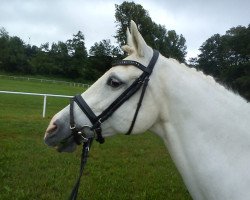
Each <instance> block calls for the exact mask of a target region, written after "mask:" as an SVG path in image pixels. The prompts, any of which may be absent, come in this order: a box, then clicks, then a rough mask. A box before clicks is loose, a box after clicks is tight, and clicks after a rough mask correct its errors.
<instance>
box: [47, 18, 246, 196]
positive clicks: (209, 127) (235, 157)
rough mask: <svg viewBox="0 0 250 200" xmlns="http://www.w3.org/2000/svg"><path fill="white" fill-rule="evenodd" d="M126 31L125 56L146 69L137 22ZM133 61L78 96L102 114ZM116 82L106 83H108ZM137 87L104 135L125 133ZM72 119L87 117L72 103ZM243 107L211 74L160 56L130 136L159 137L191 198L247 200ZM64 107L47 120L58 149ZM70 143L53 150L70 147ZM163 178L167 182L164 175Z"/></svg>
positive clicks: (129, 75)
mask: <svg viewBox="0 0 250 200" xmlns="http://www.w3.org/2000/svg"><path fill="white" fill-rule="evenodd" d="M130 30H131V33H130V32H129V31H127V40H128V45H126V46H124V47H123V49H124V51H126V52H127V53H128V55H129V56H128V57H127V58H125V59H129V60H134V61H137V62H140V63H141V64H143V65H145V66H147V65H148V63H149V61H150V59H151V57H152V54H153V51H152V49H151V48H150V47H149V46H147V44H146V43H145V41H144V39H143V38H142V36H141V34H140V33H139V31H138V29H137V27H136V24H135V23H134V22H133V21H132V22H131V28H130ZM141 73H142V72H141V70H140V69H138V68H136V67H134V66H116V67H113V68H111V69H110V70H109V71H107V72H106V73H105V74H104V75H103V76H102V77H101V78H100V79H99V80H98V81H96V82H95V83H94V84H93V85H92V86H91V87H90V88H89V89H88V90H87V91H85V92H84V93H83V94H82V97H83V98H84V99H85V101H86V102H87V103H88V105H89V106H90V108H91V109H92V110H93V111H94V113H95V114H96V115H98V114H100V113H102V111H103V110H104V109H105V108H107V107H108V106H109V105H110V103H111V102H113V101H114V100H115V99H116V98H117V97H118V96H119V95H120V94H121V93H122V92H123V91H124V90H125V89H126V88H127V87H128V86H129V85H130V84H131V83H132V82H133V81H134V80H135V79H136V78H137V77H138V76H139V75H140V74H141ZM111 77H113V78H114V77H115V78H114V79H115V80H113V81H115V82H119V83H120V86H119V87H112V85H110V84H107V80H109V79H110V78H111ZM139 96H140V92H137V93H136V94H134V95H133V96H132V97H131V98H130V99H129V100H127V101H126V102H125V103H124V104H123V105H122V106H121V107H120V108H119V109H118V110H116V111H115V113H114V114H113V115H112V116H111V117H110V118H109V119H108V120H107V121H105V122H104V123H103V124H102V130H103V136H104V137H106V136H110V135H113V134H115V133H126V132H127V130H128V129H129V126H130V124H131V121H132V118H133V115H134V110H135V108H136V107H137V102H138V99H139ZM74 113H75V121H76V124H79V125H81V124H89V125H91V123H90V121H89V119H88V118H87V117H86V115H85V114H84V113H83V112H82V111H81V110H80V109H79V107H78V106H75V107H74ZM249 124H250V106H249V104H248V103H247V102H246V101H245V100H243V99H242V98H241V97H240V96H238V95H236V94H234V93H233V92H231V91H229V90H227V89H225V88H224V87H222V86H220V85H219V84H218V83H216V82H215V81H214V80H213V79H212V78H211V77H208V76H205V75H204V74H202V73H201V72H197V71H196V70H195V69H190V68H188V67H186V66H185V65H184V64H180V63H179V62H177V61H176V60H174V59H167V58H165V57H163V56H161V55H160V56H159V58H158V60H157V62H156V65H155V67H154V71H153V73H152V75H151V76H150V81H149V85H148V88H147V90H146V93H145V97H144V99H143V102H142V107H141V109H140V111H139V114H138V117H137V120H136V123H135V126H134V128H133V131H132V134H136V133H143V132H145V131H146V130H150V131H152V132H154V133H156V134H157V135H159V136H160V137H161V138H162V139H163V140H164V142H165V144H166V146H167V148H168V150H169V152H170V154H171V157H172V159H173V161H174V163H175V165H176V166H177V168H178V170H179V172H180V174H181V176H182V178H183V180H184V182H185V184H186V186H187V188H188V190H189V192H190V194H191V195H192V197H193V198H194V199H199V200H200V199H218V200H229V199H234V200H240V199H242V200H246V199H250V129H249ZM70 134H71V133H70V128H69V106H67V107H65V108H64V109H63V110H61V111H60V112H59V113H57V114H56V115H55V116H54V117H53V118H52V120H51V122H50V124H49V126H48V128H47V130H46V133H45V142H46V144H48V145H49V146H58V144H59V143H60V141H61V140H62V139H63V138H65V137H67V136H69V135H70ZM75 147H76V144H75V143H74V141H73V140H70V141H68V143H67V145H64V146H63V147H60V148H59V151H68V152H69V151H73V150H74V149H75ZM166 181H167V180H166Z"/></svg>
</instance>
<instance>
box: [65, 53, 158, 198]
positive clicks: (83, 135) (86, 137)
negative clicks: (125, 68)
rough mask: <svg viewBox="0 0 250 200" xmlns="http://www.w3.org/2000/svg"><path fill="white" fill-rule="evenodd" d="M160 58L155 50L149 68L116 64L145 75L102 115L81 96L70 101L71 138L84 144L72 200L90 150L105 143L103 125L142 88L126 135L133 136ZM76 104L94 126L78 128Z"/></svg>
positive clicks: (123, 62)
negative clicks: (97, 113) (75, 113)
mask: <svg viewBox="0 0 250 200" xmlns="http://www.w3.org/2000/svg"><path fill="white" fill-rule="evenodd" d="M158 57H159V52H158V51H156V50H154V51H153V57H152V58H151V60H150V62H149V64H148V66H147V67H145V66H144V65H142V64H141V63H139V62H137V61H133V60H121V61H118V62H116V63H114V64H113V65H112V66H118V65H133V66H135V67H137V68H139V69H140V70H142V71H143V73H142V74H141V75H140V76H139V77H138V78H137V79H136V80H135V81H134V82H133V83H132V84H131V85H130V86H129V87H128V88H127V89H126V90H125V91H124V92H123V93H122V94H121V95H120V96H119V97H118V98H117V99H116V100H115V101H113V102H112V103H111V104H110V105H109V106H108V107H107V108H106V109H105V110H104V111H103V112H102V113H101V114H100V115H98V116H96V115H95V113H94V112H93V111H92V109H91V108H90V107H89V106H88V104H87V103H86V101H85V100H84V99H83V98H82V96H81V95H76V96H74V97H73V98H72V99H71V101H70V129H71V132H72V134H71V136H73V138H74V141H75V142H76V144H78V145H80V144H81V143H83V152H82V159H81V167H80V175H79V177H78V179H77V182H76V184H75V186H74V188H73V190H72V193H71V196H70V199H76V198H77V193H78V187H79V184H80V178H81V176H82V172H83V168H84V166H85V164H86V162H87V156H88V152H89V148H90V146H91V143H92V141H93V139H94V138H96V141H98V142H99V143H100V144H102V143H104V138H103V136H102V128H101V124H102V123H103V122H104V121H105V120H107V119H108V118H109V117H110V116H111V115H112V114H113V113H114V112H115V111H116V110H117V109H118V108H119V107H120V106H121V105H122V104H123V103H124V102H125V101H127V100H128V99H129V98H130V97H131V96H133V94H135V93H136V92H137V91H138V90H139V89H140V88H142V90H141V95H140V98H139V101H138V104H137V108H136V110H135V113H134V117H133V120H132V122H131V125H130V128H129V130H128V132H127V133H126V135H129V134H131V132H132V130H133V127H134V125H135V122H136V118H137V115H138V112H139V110H140V107H141V103H142V100H143V97H144V94H145V91H146V88H147V86H148V81H149V76H150V75H151V74H152V72H153V69H154V66H155V63H156V61H157V59H158ZM74 103H76V104H77V105H78V106H79V108H80V109H81V110H82V111H83V112H84V114H85V115H86V116H87V117H88V119H89V120H90V122H91V123H92V126H89V125H84V126H82V127H81V128H77V126H76V123H75V119H74Z"/></svg>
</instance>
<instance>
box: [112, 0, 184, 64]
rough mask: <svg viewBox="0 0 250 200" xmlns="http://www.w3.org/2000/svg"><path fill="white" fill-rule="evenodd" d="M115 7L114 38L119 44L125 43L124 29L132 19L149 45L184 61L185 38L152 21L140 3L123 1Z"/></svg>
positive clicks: (166, 54)
mask: <svg viewBox="0 0 250 200" xmlns="http://www.w3.org/2000/svg"><path fill="white" fill-rule="evenodd" d="M115 8H116V12H115V17H116V23H117V27H118V29H117V32H116V35H115V38H116V39H117V41H118V43H119V44H120V45H124V44H125V43H126V29H127V27H129V24H130V21H131V20H134V21H135V23H136V24H137V26H138V29H139V31H140V33H141V34H142V36H143V38H144V39H145V41H146V42H147V44H148V45H149V46H151V47H152V48H155V49H158V50H160V52H161V53H162V54H163V55H164V56H166V57H173V58H176V59H177V60H179V61H181V62H185V56H186V45H185V43H186V40H185V38H184V37H183V36H182V35H180V36H179V35H177V34H176V32H175V31H174V30H170V31H167V30H166V28H165V27H164V26H161V25H158V24H156V23H155V22H153V21H152V19H151V18H150V16H149V13H148V11H146V10H145V9H144V8H143V7H142V6H141V5H140V4H135V3H134V2H127V1H124V2H123V3H122V4H121V5H115Z"/></svg>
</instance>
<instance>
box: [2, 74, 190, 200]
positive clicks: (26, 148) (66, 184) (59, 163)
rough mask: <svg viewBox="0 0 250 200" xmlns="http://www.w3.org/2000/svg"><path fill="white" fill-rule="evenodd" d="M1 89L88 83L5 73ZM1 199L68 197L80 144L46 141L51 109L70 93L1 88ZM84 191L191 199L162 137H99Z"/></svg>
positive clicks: (94, 195) (98, 195) (96, 195)
mask: <svg viewBox="0 0 250 200" xmlns="http://www.w3.org/2000/svg"><path fill="white" fill-rule="evenodd" d="M0 90H10V91H20V92H32V93H46V94H47V93H50V94H59V95H60V94H67V95H69V96H71V95H75V94H76V93H81V92H82V90H83V88H80V87H72V86H69V85H59V84H50V83H46V82H42V83H41V82H32V83H31V82H29V81H25V80H7V79H1V78H0ZM0 97H1V98H0V110H1V111H0V149H1V154H0V186H1V187H0V199H67V197H68V194H69V193H70V191H71V188H72V186H73V184H74V181H75V178H76V176H77V173H78V168H79V159H80V151H81V150H80V148H78V150H77V151H76V152H75V153H74V154H58V153H57V152H56V151H54V149H50V148H47V147H46V145H45V144H44V143H43V135H44V129H45V127H46V126H47V124H48V122H49V120H50V118H51V117H52V115H53V114H54V113H55V112H57V111H59V110H60V109H61V108H63V107H64V106H65V105H67V104H68V99H67V98H48V99H47V112H46V117H45V118H42V116H41V112H42V111H41V110H42V106H43V97H42V96H36V97H34V96H26V95H13V94H0ZM79 192H80V193H79V195H80V196H82V197H86V199H96V200H97V199H127V200H131V199H138V200H141V199H169V200H174V199H176V200H177V199H178V200H180V199H191V197H190V196H189V193H188V191H187V189H186V188H185V186H184V184H183V182H182V180H181V177H180V175H179V173H178V172H177V170H176V168H175V166H174V164H173V162H172V160H171V158H170V156H169V154H167V153H166V148H165V146H164V144H163V142H162V140H161V139H160V138H158V137H157V136H155V135H153V134H150V133H145V134H141V135H136V136H129V137H128V136H124V135H117V136H114V137H110V138H107V139H106V143H105V144H104V145H99V144H97V143H94V146H93V148H92V150H91V153H90V158H89V160H88V164H87V167H86V171H85V172H84V175H83V179H82V184H81V186H80V191H79Z"/></svg>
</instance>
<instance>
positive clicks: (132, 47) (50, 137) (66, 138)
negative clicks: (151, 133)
mask: <svg viewBox="0 0 250 200" xmlns="http://www.w3.org/2000/svg"><path fill="white" fill-rule="evenodd" d="M130 31H131V32H130ZM130 31H129V30H127V45H125V46H123V50H124V51H125V52H127V54H128V57H126V58H125V59H124V60H132V61H137V62H139V63H141V64H142V65H144V66H147V65H148V64H149V62H150V60H151V58H152V56H153V50H152V49H151V48H150V47H149V46H148V45H147V44H146V42H145V41H144V39H143V37H142V36H141V34H140V33H139V31H138V29H137V26H136V24H135V23H134V22H133V21H131V27H130ZM156 65H157V63H156ZM156 67H157V66H155V68H156ZM141 74H142V70H140V69H138V68H137V67H135V66H133V65H126V66H123V65H118V66H115V67H113V68H111V69H110V70H109V71H107V72H106V73H105V74H104V75H103V76H102V77H101V78H99V79H98V80H97V81H96V82H95V83H94V84H93V85H92V86H91V87H90V88H89V89H88V90H86V91H85V92H84V93H82V94H81V97H82V98H83V99H84V100H85V102H86V103H87V105H88V106H89V107H90V109H91V110H92V111H93V113H94V114H95V115H96V116H98V115H99V114H101V113H102V112H103V111H104V110H105V109H106V108H107V107H109V105H110V104H111V103H112V102H114V101H115V100H116V99H117V98H118V97H119V96H120V95H121V94H122V93H123V92H124V91H125V90H126V89H127V88H128V87H129V86H130V85H131V84H132V83H133V82H134V81H135V80H136V79H137V78H138V77H139V76H140V75H141ZM150 79H151V80H150V81H149V83H148V87H147V90H146V92H145V95H144V99H143V102H142V106H141V108H140V110H139V113H138V116H137V119H136V122H135V125H134V127H133V130H132V134H135V133H141V132H145V131H146V130H147V129H149V128H150V127H152V125H153V124H154V123H155V121H156V119H157V118H158V115H159V107H158V106H157V101H156V100H155V98H157V96H156V95H155V93H154V89H153V88H154V86H153V85H154V84H152V82H154V80H156V78H155V75H154V72H153V74H152V75H151V76H150ZM140 94H141V89H140V90H139V91H137V92H136V93H135V94H133V96H131V98H129V99H128V100H126V101H125V102H124V103H123V104H122V105H121V106H120V107H119V108H118V109H117V110H115V112H114V113H113V114H112V115H111V116H110V117H109V118H108V119H107V120H105V121H104V122H103V123H102V124H101V128H102V134H103V137H106V136H110V135H113V134H115V133H126V132H127V131H128V130H129V128H130V125H131V122H132V120H133V117H134V114H135V110H136V108H137V104H138V101H139V98H140ZM73 113H74V121H75V124H76V127H78V128H80V127H82V126H92V123H91V121H90V119H89V118H88V117H87V116H86V114H85V113H84V112H82V110H81V109H80V108H79V106H78V104H76V103H74V107H73ZM70 135H71V130H70V106H66V107H65V108H64V109H62V110H61V111H60V112H58V113H57V114H56V115H55V116H54V117H53V118H52V119H51V121H50V124H49V126H48V128H47V130H46V132H45V137H44V139H45V143H46V144H47V145H49V146H53V147H57V149H58V151H68V152H71V151H73V150H74V149H75V147H76V143H75V141H74V139H73V138H72V137H70Z"/></svg>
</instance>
